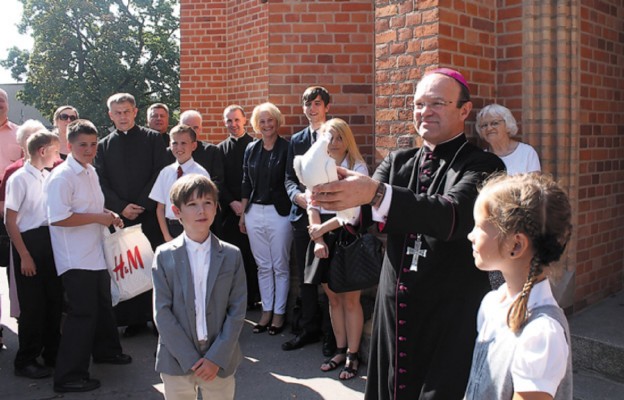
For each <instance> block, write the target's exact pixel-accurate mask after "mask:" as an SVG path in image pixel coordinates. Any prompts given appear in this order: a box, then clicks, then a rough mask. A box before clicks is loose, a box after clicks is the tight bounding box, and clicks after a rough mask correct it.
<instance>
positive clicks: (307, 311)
mask: <svg viewBox="0 0 624 400" xmlns="http://www.w3.org/2000/svg"><path fill="white" fill-rule="evenodd" d="M292 227H293V245H294V246H295V262H296V263H297V274H298V278H299V296H300V297H301V321H300V325H301V327H302V329H303V331H304V332H306V333H309V334H312V335H316V334H320V333H323V335H325V336H326V337H327V338H333V335H334V332H333V330H332V326H331V319H330V317H329V302H328V301H327V298H326V296H325V295H323V296H322V299H321V305H322V307H321V308H319V296H318V290H319V287H318V286H319V285H315V284H307V283H303V277H304V270H305V264H306V253H307V251H308V243H309V242H310V234H309V233H308V218H307V216H305V215H304V216H302V217H301V218H300V219H299V220H298V221H296V222H292Z"/></svg>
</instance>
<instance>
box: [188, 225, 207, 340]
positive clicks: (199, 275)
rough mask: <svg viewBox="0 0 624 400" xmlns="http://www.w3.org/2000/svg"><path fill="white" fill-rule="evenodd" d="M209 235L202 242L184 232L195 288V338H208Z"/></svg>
mask: <svg viewBox="0 0 624 400" xmlns="http://www.w3.org/2000/svg"><path fill="white" fill-rule="evenodd" d="M210 240H211V235H208V238H206V240H205V241H204V242H203V243H197V242H195V241H193V240H192V239H190V238H189V237H188V236H186V232H185V233H184V244H185V245H186V253H187V254H188V258H189V262H190V264H191V274H192V275H193V287H194V289H195V325H196V329H197V339H198V340H207V339H208V327H207V326H206V301H207V299H206V286H207V281H208V271H210V251H211V243H210Z"/></svg>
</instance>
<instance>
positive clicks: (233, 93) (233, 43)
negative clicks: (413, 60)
mask: <svg viewBox="0 0 624 400" xmlns="http://www.w3.org/2000/svg"><path fill="white" fill-rule="evenodd" d="M373 28H374V24H373V4H372V2H371V1H370V0H351V1H341V0H286V1H280V0H271V1H269V2H267V3H262V2H260V1H259V0H229V1H210V2H206V1H204V0H183V1H181V37H182V40H181V59H180V65H181V110H182V111H184V110H186V109H188V108H196V109H198V110H199V111H200V112H201V113H202V114H203V116H204V131H203V138H204V139H207V140H209V141H212V142H218V141H220V140H222V139H223V138H224V137H225V130H224V128H223V124H222V112H223V109H224V108H225V107H226V106H227V105H228V104H230V103H238V104H240V105H242V106H243V107H244V108H245V110H246V111H247V114H248V116H250V115H251V111H252V110H253V107H254V106H256V105H258V104H260V103H262V102H264V101H271V102H273V103H275V104H276V105H277V106H278V107H279V108H280V110H281V111H282V113H283V114H284V115H285V117H286V125H285V126H284V127H283V128H282V130H281V133H282V134H284V135H286V136H288V135H290V134H291V133H294V132H296V131H298V130H300V129H303V128H304V127H305V126H306V125H307V120H306V119H305V117H304V116H303V114H302V108H301V94H302V93H303V91H304V90H305V89H306V88H307V87H308V86H311V85H315V84H320V85H323V86H325V87H326V88H327V89H328V90H329V91H330V93H331V94H332V105H331V107H330V115H331V116H334V117H340V118H343V119H345V120H347V122H349V123H350V125H351V127H352V129H353V132H354V133H355V135H356V139H357V141H358V143H359V144H360V150H361V151H362V153H363V154H365V155H368V158H369V161H371V157H370V155H371V154H372V148H373V135H372V133H373V119H374V107H373V80H374V76H373V66H374V62H373V58H374V56H373V50H374V49H373V40H374V37H373ZM249 130H251V127H249Z"/></svg>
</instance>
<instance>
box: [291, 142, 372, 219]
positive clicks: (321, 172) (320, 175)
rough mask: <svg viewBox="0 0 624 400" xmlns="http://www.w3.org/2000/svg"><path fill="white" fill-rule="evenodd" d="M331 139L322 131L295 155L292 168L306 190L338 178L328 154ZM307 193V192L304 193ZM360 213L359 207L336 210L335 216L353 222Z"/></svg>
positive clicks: (334, 165) (334, 163)
mask: <svg viewBox="0 0 624 400" xmlns="http://www.w3.org/2000/svg"><path fill="white" fill-rule="evenodd" d="M330 140H331V134H330V133H328V132H324V133H322V134H319V135H318V138H317V140H316V141H315V142H314V144H313V145H312V146H311V147H310V148H309V149H308V151H306V152H305V154H303V155H301V156H295V158H294V160H293V168H294V169H295V174H297V178H299V181H300V182H301V183H303V184H304V185H305V186H306V187H307V188H308V190H310V189H312V188H313V187H314V186H316V185H320V184H322V183H327V182H332V181H337V180H338V170H337V169H336V160H334V159H333V158H331V157H330V156H329V153H328V152H327V146H328V145H329V142H330ZM306 195H307V194H306ZM359 215H360V209H359V207H355V208H349V209H346V210H343V211H338V212H337V213H336V216H337V217H338V221H340V223H341V224H347V223H348V224H353V223H355V222H356V221H357V219H358V217H359Z"/></svg>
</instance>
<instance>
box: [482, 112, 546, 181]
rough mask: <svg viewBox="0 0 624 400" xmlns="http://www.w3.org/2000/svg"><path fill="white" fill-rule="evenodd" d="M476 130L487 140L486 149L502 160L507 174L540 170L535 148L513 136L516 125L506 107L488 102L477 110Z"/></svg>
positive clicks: (516, 129)
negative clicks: (487, 104)
mask: <svg viewBox="0 0 624 400" xmlns="http://www.w3.org/2000/svg"><path fill="white" fill-rule="evenodd" d="M477 132H478V133H479V136H480V137H481V139H483V140H485V141H486V142H487V144H488V151H491V152H492V153H494V154H496V155H497V156H499V157H500V158H501V160H503V162H504V163H505V167H507V174H508V175H515V174H522V173H526V172H536V171H537V172H539V171H541V167H540V162H539V158H538V156H537V152H536V151H535V149H533V147H531V146H529V145H528V144H526V143H522V142H520V141H518V140H516V139H514V138H513V136H514V135H515V134H516V133H518V125H517V124H516V119H515V118H514V117H513V115H511V111H509V109H508V108H507V107H503V106H501V105H500V104H490V105H489V106H486V107H484V108H483V109H482V110H481V111H479V114H477Z"/></svg>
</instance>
